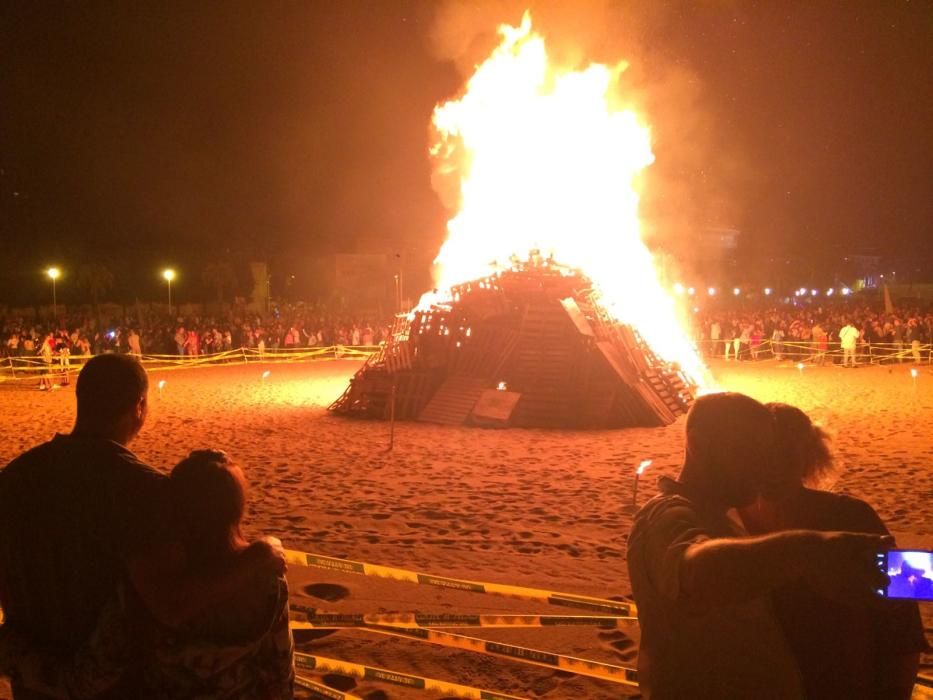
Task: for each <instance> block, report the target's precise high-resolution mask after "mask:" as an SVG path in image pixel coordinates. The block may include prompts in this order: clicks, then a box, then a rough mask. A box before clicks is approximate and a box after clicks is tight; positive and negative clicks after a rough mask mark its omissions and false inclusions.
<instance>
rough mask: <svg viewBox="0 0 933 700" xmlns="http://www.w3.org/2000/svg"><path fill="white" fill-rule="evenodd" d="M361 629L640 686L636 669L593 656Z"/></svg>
mask: <svg viewBox="0 0 933 700" xmlns="http://www.w3.org/2000/svg"><path fill="white" fill-rule="evenodd" d="M360 629H361V630H365V631H366V632H373V633H376V634H384V635H388V636H390V637H404V638H405V639H411V640H413V641H416V642H425V643H428V644H434V645H437V646H442V647H448V648H450V649H462V650H464V651H472V652H476V653H477V654H483V655H485V656H495V657H496V658H500V659H510V660H512V661H519V662H521V663H525V664H531V665H533V666H545V667H547V668H556V669H560V670H561V671H568V672H570V673H576V674H577V675H581V676H589V677H590V678H599V679H601V680H605V681H612V682H613V683H621V684H623V685H630V686H634V687H637V686H638V679H637V672H636V671H635V669H634V668H626V667H625V666H616V665H615V664H608V663H603V662H601V661H592V660H590V659H578V658H577V657H575V656H566V655H564V654H555V653H554V652H550V651H540V650H538V649H530V648H528V647H520V646H517V645H515V644H505V643H502V642H491V641H488V640H486V639H479V638H478V637H467V636H466V635H462V634H454V633H453V632H439V631H437V630H431V629H404V628H401V627H382V626H379V625H370V626H367V627H361V628H360Z"/></svg>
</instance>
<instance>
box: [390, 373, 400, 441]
mask: <svg viewBox="0 0 933 700" xmlns="http://www.w3.org/2000/svg"><path fill="white" fill-rule="evenodd" d="M397 390H398V377H397V376H393V377H392V395H391V398H390V401H391V403H390V404H389V449H388V452H391V451H392V449H393V448H394V447H395V395H396V393H397Z"/></svg>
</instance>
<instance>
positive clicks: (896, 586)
mask: <svg viewBox="0 0 933 700" xmlns="http://www.w3.org/2000/svg"><path fill="white" fill-rule="evenodd" d="M925 573H927V572H925V571H924V570H923V569H918V568H915V567H913V566H911V565H910V564H908V563H907V562H906V561H905V562H901V570H900V571H899V572H898V573H897V574H895V575H894V576H891V583H890V584H889V585H888V595H889V596H890V597H892V598H923V599H925V600H933V580H931V579H929V578H927V577H926V576H925V575H924V574H925ZM908 697H909V696H908Z"/></svg>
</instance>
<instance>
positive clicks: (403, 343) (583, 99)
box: [332, 14, 704, 427]
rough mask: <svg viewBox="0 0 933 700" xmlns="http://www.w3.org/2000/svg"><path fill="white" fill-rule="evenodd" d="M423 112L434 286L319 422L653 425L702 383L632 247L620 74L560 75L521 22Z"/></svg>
mask: <svg viewBox="0 0 933 700" xmlns="http://www.w3.org/2000/svg"><path fill="white" fill-rule="evenodd" d="M499 31H500V34H501V36H502V41H501V43H500V45H499V46H498V47H497V48H496V49H495V50H494V51H493V53H492V55H491V56H489V58H488V59H487V60H486V61H485V62H483V63H482V64H481V65H480V66H478V67H477V69H476V72H475V73H474V74H473V76H472V77H471V78H470V79H469V81H468V82H467V85H466V87H465V90H464V92H463V94H462V95H461V96H460V97H459V98H458V99H456V100H451V101H448V102H445V103H443V104H441V105H439V106H438V107H437V108H436V109H435V112H434V118H433V127H434V134H435V141H434V144H433V146H432V148H431V155H432V157H433V159H434V163H435V181H436V183H437V185H438V187H439V188H440V189H441V190H451V189H453V190H455V192H456V201H457V207H456V208H457V213H456V214H455V215H454V216H453V217H452V218H451V219H450V221H449V222H448V226H447V229H448V230H447V233H448V236H447V240H446V241H445V243H444V244H443V246H442V247H441V250H440V252H439V254H438V256H437V259H436V260H435V279H436V289H435V290H434V291H432V292H429V293H427V294H425V295H424V296H423V297H422V299H421V301H420V302H419V304H418V305H417V307H416V308H415V309H414V310H413V311H412V312H410V313H409V314H406V315H404V316H400V317H399V319H398V320H397V322H396V325H395V328H394V329H393V334H392V337H391V338H390V340H389V341H388V342H387V344H386V346H385V347H384V348H383V349H382V351H381V352H379V353H377V354H376V355H374V356H373V357H372V358H370V360H369V361H368V362H367V363H366V365H365V366H364V367H363V368H362V369H361V370H360V371H359V372H358V373H357V375H356V376H355V377H354V378H353V380H352V382H351V384H350V386H349V387H348V388H347V391H346V392H345V394H344V395H343V396H342V397H341V398H340V399H339V400H338V401H337V402H336V403H335V404H334V405H333V407H332V408H333V409H334V410H336V411H338V412H341V413H348V414H352V415H361V416H368V417H379V418H388V417H391V416H394V417H396V418H402V419H406V418H411V419H421V420H431V421H437V422H445V423H461V422H466V423H476V424H492V425H516V426H561V427H615V426H623V425H663V424H666V423H669V422H670V421H672V420H674V419H675V418H676V417H677V416H678V415H680V414H681V413H683V412H684V411H685V410H686V409H687V407H688V406H689V404H690V402H691V400H692V394H693V390H694V388H695V386H696V385H697V384H698V383H699V382H700V381H701V379H702V377H703V376H704V368H703V365H702V362H701V361H700V359H699V356H698V354H697V352H696V349H695V347H694V345H693V343H692V342H691V340H690V339H689V336H688V334H687V333H686V332H685V327H684V324H683V322H682V321H683V320H682V318H681V317H680V314H679V311H680V310H679V309H678V307H677V305H676V303H675V300H674V297H673V296H672V295H671V294H670V292H669V291H668V290H667V289H665V288H664V287H663V286H662V285H661V284H660V282H659V280H658V275H657V269H656V265H655V261H654V258H653V256H652V254H651V252H650V251H649V250H648V248H647V247H646V246H645V244H644V242H643V240H642V237H641V225H640V220H639V215H638V202H639V195H638V176H639V174H640V173H641V171H642V170H643V169H644V168H646V167H647V166H649V165H650V164H651V163H652V162H653V160H654V155H653V154H652V151H651V141H650V133H649V130H648V128H647V126H645V125H644V124H643V122H642V121H641V120H640V119H639V117H638V116H637V115H636V114H635V113H634V112H632V111H631V110H628V109H625V108H623V107H622V106H621V104H622V103H621V102H620V101H619V99H618V96H617V95H616V92H617V91H616V85H617V83H618V78H619V75H620V74H621V72H622V71H624V70H625V65H624V64H620V65H616V66H611V67H610V66H604V65H600V64H592V65H589V66H587V67H585V68H583V69H580V70H575V69H563V68H561V67H559V66H554V65H552V64H551V63H550V62H549V59H548V55H547V51H546V48H545V43H544V39H543V38H542V37H541V36H539V35H538V34H536V33H535V32H534V31H533V30H532V26H531V18H530V15H528V14H526V15H525V17H524V18H523V20H522V23H521V24H520V26H518V27H511V26H502V27H500V30H499Z"/></svg>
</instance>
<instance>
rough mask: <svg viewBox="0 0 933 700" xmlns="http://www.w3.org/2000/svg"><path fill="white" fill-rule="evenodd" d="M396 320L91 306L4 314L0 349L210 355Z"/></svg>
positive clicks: (344, 335)
mask: <svg viewBox="0 0 933 700" xmlns="http://www.w3.org/2000/svg"><path fill="white" fill-rule="evenodd" d="M390 325H391V320H386V319H375V318H365V317H359V316H355V315H351V314H347V313H337V312H333V311H332V310H329V309H327V308H325V307H319V306H314V307H311V306H296V307H286V308H278V307H276V308H273V309H272V311H270V312H269V313H264V314H257V313H249V312H245V311H236V310H231V311H228V312H226V313H223V314H216V315H204V316H193V317H177V316H174V315H171V316H170V315H168V314H164V313H162V314H159V313H151V312H150V313H146V314H138V315H134V316H133V317H124V318H119V319H108V320H99V319H98V318H97V317H96V316H95V315H94V314H93V313H87V314H72V315H67V316H63V317H61V318H58V319H55V320H54V321H53V320H51V319H48V320H38V321H37V320H31V319H23V318H5V319H2V320H0V341H2V348H0V353H2V354H3V355H6V356H8V357H34V356H41V357H42V358H43V359H45V360H47V361H48V359H49V356H50V355H55V356H58V357H61V356H62V355H65V356H75V355H100V354H103V353H108V352H109V353H123V354H130V355H136V356H141V355H185V356H199V355H208V354H213V353H218V352H224V351H229V350H237V349H240V348H249V349H254V350H258V351H260V352H263V351H266V350H271V351H275V350H278V349H299V348H308V347H329V346H331V345H350V346H360V345H378V344H379V343H381V342H382V341H383V340H385V339H386V338H387V337H388V334H389V332H390Z"/></svg>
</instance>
